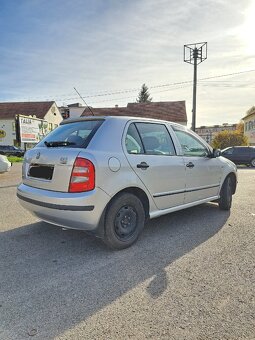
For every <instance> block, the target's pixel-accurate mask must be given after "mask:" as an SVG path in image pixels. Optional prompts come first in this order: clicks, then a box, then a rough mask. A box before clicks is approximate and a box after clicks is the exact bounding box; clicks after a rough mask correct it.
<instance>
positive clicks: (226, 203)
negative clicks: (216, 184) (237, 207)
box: [219, 176, 233, 210]
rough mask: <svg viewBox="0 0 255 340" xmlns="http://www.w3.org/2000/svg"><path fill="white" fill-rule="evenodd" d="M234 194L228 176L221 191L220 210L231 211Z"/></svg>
mask: <svg viewBox="0 0 255 340" xmlns="http://www.w3.org/2000/svg"><path fill="white" fill-rule="evenodd" d="M232 194H233V189H232V181H231V178H230V177H229V176H228V177H227V178H226V179H225V181H224V183H223V185H222V187H221V191H220V199H219V208H220V209H221V210H230V208H231V205H232Z"/></svg>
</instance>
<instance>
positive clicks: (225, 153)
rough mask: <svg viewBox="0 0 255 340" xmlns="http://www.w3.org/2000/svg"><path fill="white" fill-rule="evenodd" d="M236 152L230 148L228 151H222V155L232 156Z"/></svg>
mask: <svg viewBox="0 0 255 340" xmlns="http://www.w3.org/2000/svg"><path fill="white" fill-rule="evenodd" d="M233 152H234V149H233V148H229V149H227V150H223V151H222V155H232V154H233Z"/></svg>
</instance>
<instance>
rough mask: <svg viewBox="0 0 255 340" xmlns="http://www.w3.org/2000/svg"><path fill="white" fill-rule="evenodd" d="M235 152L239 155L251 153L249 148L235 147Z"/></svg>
mask: <svg viewBox="0 0 255 340" xmlns="http://www.w3.org/2000/svg"><path fill="white" fill-rule="evenodd" d="M235 153H236V154H239V155H248V154H249V153H250V149H249V148H235Z"/></svg>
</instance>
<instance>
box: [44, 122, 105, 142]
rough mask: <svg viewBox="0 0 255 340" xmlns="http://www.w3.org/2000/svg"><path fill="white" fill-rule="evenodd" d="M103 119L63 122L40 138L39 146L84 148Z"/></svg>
mask: <svg viewBox="0 0 255 340" xmlns="http://www.w3.org/2000/svg"><path fill="white" fill-rule="evenodd" d="M102 123H103V120H102V119H100V120H85V121H79V122H73V123H68V124H63V125H60V126H59V127H57V128H56V129H55V130H54V131H52V132H51V133H49V134H48V135H47V136H46V137H45V138H44V139H42V140H41V141H40V142H39V143H38V144H37V146H40V147H59V146H62V147H70V148H86V147H87V145H88V144H89V142H90V141H91V139H92V137H93V136H94V134H95V133H96V131H97V129H98V128H99V127H100V125H101V124H102Z"/></svg>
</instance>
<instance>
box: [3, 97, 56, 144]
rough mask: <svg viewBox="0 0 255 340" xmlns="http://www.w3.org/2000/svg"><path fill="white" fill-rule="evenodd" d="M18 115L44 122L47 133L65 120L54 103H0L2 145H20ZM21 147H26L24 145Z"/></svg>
mask: <svg viewBox="0 0 255 340" xmlns="http://www.w3.org/2000/svg"><path fill="white" fill-rule="evenodd" d="M16 115H22V116H27V117H31V118H33V119H38V120H40V122H43V127H44V131H45V133H48V132H50V131H51V130H53V129H54V128H56V127H57V126H58V125H59V123H60V122H61V121H62V120H63V118H62V116H61V114H60V112H59V109H58V107H57V105H56V103H55V102H54V101H48V102H9V103H0V145H18V142H17V139H16V125H15V117H16ZM21 147H24V145H23V143H22V144H21ZM28 147H29V145H28Z"/></svg>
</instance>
